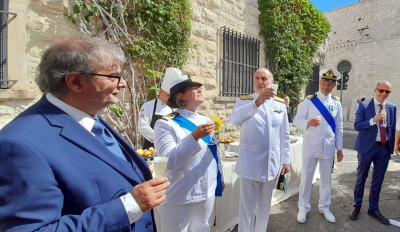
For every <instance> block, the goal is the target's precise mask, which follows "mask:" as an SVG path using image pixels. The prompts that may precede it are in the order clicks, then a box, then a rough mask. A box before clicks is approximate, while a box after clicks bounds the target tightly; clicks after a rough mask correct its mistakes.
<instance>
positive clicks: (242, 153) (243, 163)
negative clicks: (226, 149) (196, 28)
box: [229, 93, 290, 182]
mask: <svg viewBox="0 0 400 232" xmlns="http://www.w3.org/2000/svg"><path fill="white" fill-rule="evenodd" d="M251 96H252V98H253V99H249V100H241V99H240V98H239V99H237V101H236V104H235V107H234V108H233V111H232V114H231V116H230V120H229V121H230V122H231V123H233V124H235V125H238V126H242V134H241V138H240V145H239V159H238V161H237V163H236V168H235V172H236V173H237V174H238V175H240V176H242V177H245V178H247V179H251V180H256V181H261V182H265V181H267V180H268V181H270V180H273V179H274V178H275V177H276V176H277V175H278V173H279V171H280V168H281V165H282V164H290V132H289V122H288V117H287V112H286V106H285V104H283V103H281V102H279V101H276V100H274V99H269V100H266V101H265V102H264V103H263V104H262V105H260V106H259V107H257V106H256V104H255V100H256V99H257V98H258V94H257V93H254V94H252V95H251Z"/></svg>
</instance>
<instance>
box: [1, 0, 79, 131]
mask: <svg viewBox="0 0 400 232" xmlns="http://www.w3.org/2000/svg"><path fill="white" fill-rule="evenodd" d="M64 4H66V2H65V1H62V0H42V1H37V0H33V1H29V0H12V1H10V6H9V11H10V12H13V13H17V16H16V17H12V15H10V17H9V24H8V77H9V80H16V81H17V82H16V83H15V84H13V85H12V86H11V87H10V88H9V89H1V90H0V128H2V127H3V126H4V125H5V124H7V123H8V122H9V121H11V120H12V119H13V118H14V117H16V116H17V115H18V114H19V113H21V112H22V111H23V110H25V109H26V108H28V107H29V106H30V105H32V104H33V103H34V102H36V101H37V100H38V99H39V98H40V97H41V93H40V91H39V89H38V87H37V85H36V83H35V77H36V68H37V65H38V64H39V62H40V57H41V55H42V53H43V50H44V49H46V48H47V47H48V46H49V45H50V44H53V43H54V42H55V41H57V40H59V39H62V38H64V37H68V36H72V35H74V34H77V33H78V31H77V29H76V26H75V25H73V24H72V23H71V22H68V21H67V20H66V19H65V18H64V16H63V14H62V9H63V7H64Z"/></svg>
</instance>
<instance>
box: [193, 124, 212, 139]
mask: <svg viewBox="0 0 400 232" xmlns="http://www.w3.org/2000/svg"><path fill="white" fill-rule="evenodd" d="M214 128H215V124H214V122H208V123H205V124H201V125H199V126H198V127H196V129H194V131H193V132H192V136H193V137H194V139H196V141H197V140H199V139H201V138H203V137H204V136H207V135H211V134H212V133H213V132H214Z"/></svg>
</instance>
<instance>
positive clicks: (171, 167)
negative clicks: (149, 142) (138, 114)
mask: <svg viewBox="0 0 400 232" xmlns="http://www.w3.org/2000/svg"><path fill="white" fill-rule="evenodd" d="M176 112H177V113H179V114H180V115H181V116H182V117H184V118H186V119H188V120H189V121H191V122H192V123H194V124H195V125H196V126H199V125H201V124H205V123H207V122H210V121H211V119H210V118H208V117H207V116H204V115H202V114H199V113H197V112H193V111H190V110H186V109H177V110H176ZM154 130H155V142H154V144H155V147H156V149H157V151H158V153H159V154H160V155H161V156H166V157H168V165H167V171H166V176H167V177H168V179H169V182H170V183H171V185H170V186H169V188H168V190H167V193H166V195H167V203H166V204H185V203H193V202H199V201H203V200H206V199H208V198H210V197H211V196H212V195H214V194H215V189H216V187H217V173H218V169H219V170H220V172H221V178H222V181H223V173H222V165H221V158H220V157H219V163H218V165H217V162H216V161H215V159H214V156H213V154H212V152H211V151H210V149H209V148H208V146H207V144H206V143H205V142H204V141H203V140H202V139H199V140H198V141H196V140H195V139H194V137H193V136H192V134H191V133H192V132H191V131H188V130H187V129H185V128H183V127H181V126H180V125H179V124H178V123H176V122H174V121H173V120H165V119H160V120H158V121H157V122H156V125H155V127H154ZM213 139H214V141H215V136H213Z"/></svg>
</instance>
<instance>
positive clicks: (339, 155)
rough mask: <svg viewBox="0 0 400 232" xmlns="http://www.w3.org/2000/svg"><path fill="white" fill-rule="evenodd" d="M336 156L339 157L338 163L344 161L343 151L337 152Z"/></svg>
mask: <svg viewBox="0 0 400 232" xmlns="http://www.w3.org/2000/svg"><path fill="white" fill-rule="evenodd" d="M336 156H337V162H342V160H343V152H342V151H337V152H336Z"/></svg>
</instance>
